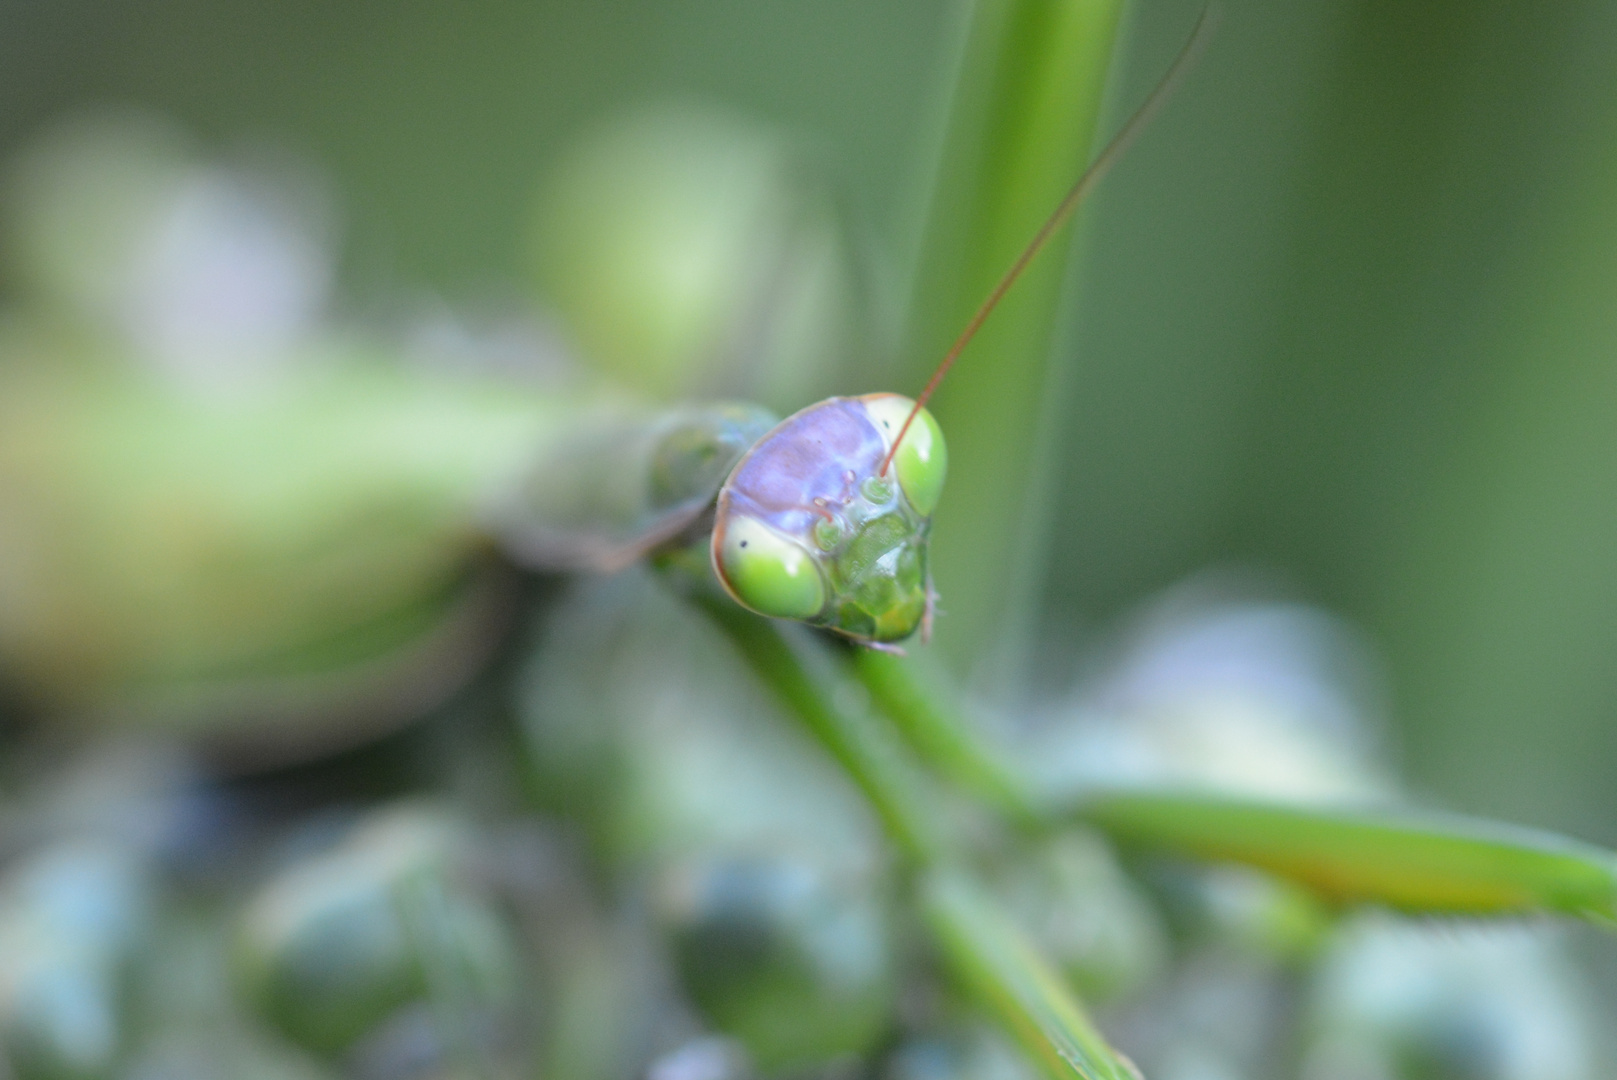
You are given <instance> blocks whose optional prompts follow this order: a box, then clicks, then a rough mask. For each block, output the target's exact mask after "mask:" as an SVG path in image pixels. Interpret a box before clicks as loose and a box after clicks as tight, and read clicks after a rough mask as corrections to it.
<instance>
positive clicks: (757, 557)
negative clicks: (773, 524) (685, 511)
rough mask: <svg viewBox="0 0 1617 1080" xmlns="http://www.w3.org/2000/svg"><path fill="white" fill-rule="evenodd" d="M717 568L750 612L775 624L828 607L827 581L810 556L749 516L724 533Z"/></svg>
mask: <svg viewBox="0 0 1617 1080" xmlns="http://www.w3.org/2000/svg"><path fill="white" fill-rule="evenodd" d="M719 568H720V569H721V570H722V571H723V573H724V580H725V582H726V584H728V585H729V586H730V588H731V590H732V591H733V592H734V593H735V594H736V599H738V600H740V601H741V602H742V603H743V604H745V605H746V606H747V607H749V608H751V609H752V610H754V611H756V612H758V613H759V614H760V615H771V616H773V617H775V618H777V619H807V618H809V617H811V616H814V615H818V614H819V613H820V609H821V608H823V607H824V606H825V582H824V581H823V580H821V578H820V568H819V567H818V566H816V565H815V564H814V560H813V559H812V558H810V557H809V553H808V552H807V551H805V550H803V549H802V548H801V547H799V546H798V545H796V544H794V543H792V542H791V541H790V540H787V539H786V538H784V537H782V536H780V535H779V534H777V533H775V532H774V531H773V530H772V529H770V528H769V527H768V526H767V525H764V524H762V523H761V522H758V521H754V520H753V519H752V518H749V517H741V516H736V517H732V518H731V519H730V521H729V524H728V525H727V526H726V527H725V530H724V542H723V545H722V546H721V548H720V551H719Z"/></svg>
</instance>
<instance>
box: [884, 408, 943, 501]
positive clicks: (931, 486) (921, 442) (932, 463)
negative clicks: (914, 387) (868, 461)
mask: <svg viewBox="0 0 1617 1080" xmlns="http://www.w3.org/2000/svg"><path fill="white" fill-rule="evenodd" d="M864 402H865V411H866V412H867V413H868V414H869V415H870V419H871V421H872V422H873V423H875V425H876V426H877V427H878V428H880V429H881V432H882V434H883V435H884V436H885V437H886V438H887V439H888V440H889V441H891V440H892V439H895V438H897V437H898V433H899V430H900V429H901V428H902V427H903V426H904V421H905V419H906V418H907V417H908V416H909V414H910V410H911V409H913V408H914V407H915V402H913V401H911V400H910V399H909V398H907V397H904V396H902V395H900V394H870V395H868V396H867V397H866V398H865V399H864ZM948 471H949V454H948V451H947V449H946V448H945V447H944V445H943V430H942V429H941V428H939V427H938V422H937V421H936V420H934V419H932V414H931V413H929V412H927V411H926V410H925V409H922V410H921V411H920V412H919V413H918V414H916V417H915V422H914V423H912V424H911V425H910V429H909V431H907V432H905V433H904V441H903V442H902V443H900V444H899V447H898V453H896V454H894V455H893V468H892V472H891V473H890V474H889V475H896V476H897V478H898V486H899V487H901V488H902V489H903V490H904V497H905V498H906V499H908V500H909V503H910V507H911V508H912V509H914V511H915V512H916V513H917V514H919V515H921V516H922V517H931V516H932V511H934V510H936V509H937V507H938V496H940V495H941V494H943V480H944V476H945V474H946V473H947V472H948Z"/></svg>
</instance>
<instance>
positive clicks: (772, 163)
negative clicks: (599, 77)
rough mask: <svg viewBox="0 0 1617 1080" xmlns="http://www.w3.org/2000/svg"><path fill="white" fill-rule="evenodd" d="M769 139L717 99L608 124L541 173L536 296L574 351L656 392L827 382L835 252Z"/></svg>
mask: <svg viewBox="0 0 1617 1080" xmlns="http://www.w3.org/2000/svg"><path fill="white" fill-rule="evenodd" d="M807 172H809V170H808V169H806V168H805V163H804V162H803V161H802V160H800V159H799V158H798V157H797V156H796V155H794V154H793V153H792V152H791V151H790V150H789V149H788V147H787V145H786V143H785V141H784V140H783V139H782V138H781V137H780V136H778V135H776V134H775V133H773V132H771V131H769V130H768V129H765V128H760V127H757V126H754V125H751V124H748V123H746V122H744V121H742V120H739V119H737V118H735V117H732V116H729V115H727V114H725V113H722V112H714V111H707V110H702V109H697V108H692V107H684V108H681V107H674V106H664V107H661V108H654V109H650V110H647V111H644V112H641V113H638V114H635V115H632V116H629V117H627V118H625V119H623V120H620V121H618V122H617V123H614V124H612V125H609V126H607V127H605V128H603V129H601V130H600V131H599V132H597V133H596V134H595V135H594V136H593V137H591V138H590V139H588V140H586V141H585V142H584V143H583V144H582V145H581V146H579V147H578V148H577V149H575V150H574V151H573V152H572V154H571V155H570V156H568V157H567V158H566V159H565V160H564V161H563V163H562V164H561V166H560V168H558V169H557V171H556V173H555V175H554V176H552V177H551V179H550V181H549V182H548V184H547V185H546V186H545V188H544V190H543V192H542V194H541V197H540V201H539V205H538V213H537V215H536V217H535V228H534V233H533V239H532V249H533V253H534V255H533V258H534V267H535V270H536V275H537V280H538V283H539V285H540V288H541V290H542V292H543V294H544V297H545V299H546V300H547V301H548V302H549V303H550V304H551V305H552V306H553V307H554V309H555V311H556V312H557V314H558V315H559V316H560V317H561V320H562V323H563V324H564V326H565V327H566V329H567V331H568V333H569V334H570V336H571V337H572V339H573V342H574V344H575V345H576V346H577V348H578V351H579V352H580V353H581V354H582V355H583V357H584V358H585V359H587V360H588V361H590V362H592V363H594V364H596V365H599V367H600V368H601V369H602V370H604V371H606V372H607V373H609V374H610V375H611V376H612V377H613V378H615V379H617V380H618V381H620V382H621V383H622V384H623V385H625V386H627V387H630V388H633V389H634V390H636V391H637V392H639V393H642V394H644V395H646V396H648V397H652V398H655V399H657V400H674V399H680V398H690V397H713V396H722V397H728V398H744V399H750V400H755V401H759V402H761V403H762V404H764V405H766V406H768V407H770V408H772V409H775V410H776V411H779V412H782V413H785V412H790V411H792V410H794V409H796V408H799V407H801V406H803V405H806V404H807V403H808V402H809V401H812V400H813V399H814V398H816V397H821V396H824V395H825V394H827V393H830V392H832V391H833V390H835V389H837V387H836V385H835V383H836V380H837V377H838V376H839V375H840V374H842V373H843V372H844V371H846V370H847V369H846V368H845V367H842V366H841V365H842V364H845V363H846V361H847V360H848V359H849V358H850V356H849V354H850V351H851V350H850V346H852V345H855V344H856V342H855V341H854V340H853V339H854V333H853V329H852V327H853V324H854V319H853V317H852V304H851V299H850V298H851V293H852V290H851V287H850V282H849V272H848V253H847V248H846V245H845V242H844V240H843V238H842V235H841V228H840V224H839V222H838V220H837V217H836V215H835V213H834V212H833V210H832V208H831V205H830V202H829V200H828V199H827V198H826V196H825V194H824V193H823V192H822V191H820V190H818V189H817V188H816V187H815V185H814V184H812V183H811V182H809V181H805V180H804V179H803V177H804V175H805V174H806V173H807Z"/></svg>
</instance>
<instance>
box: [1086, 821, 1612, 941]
mask: <svg viewBox="0 0 1617 1080" xmlns="http://www.w3.org/2000/svg"><path fill="white" fill-rule="evenodd" d="M1075 812H1076V816H1078V817H1080V818H1082V819H1083V820H1085V821H1089V822H1091V823H1093V824H1095V825H1097V826H1099V827H1100V828H1101V829H1103V830H1105V831H1106V832H1107V833H1109V834H1110V835H1111V836H1112V837H1113V838H1114V839H1116V840H1118V841H1120V842H1122V843H1125V844H1128V845H1132V846H1136V847H1139V848H1146V849H1151V850H1156V851H1165V852H1171V853H1173V854H1176V855H1186V856H1190V857H1193V858H1197V859H1210V860H1219V861H1228V862H1238V863H1244V864H1246V865H1248V866H1254V867H1258V868H1260V869H1263V870H1267V871H1269V872H1271V873H1274V874H1277V875H1279V876H1281V877H1284V878H1287V879H1289V880H1291V881H1295V882H1297V883H1299V884H1301V885H1303V886H1305V887H1307V888H1309V889H1311V890H1312V891H1314V892H1316V893H1318V894H1319V895H1320V896H1321V897H1323V898H1324V899H1326V900H1330V901H1334V902H1337V903H1355V902H1371V903H1380V904H1386V905H1388V906H1390V907H1394V908H1398V909H1401V910H1404V911H1410V912H1427V913H1434V914H1460V915H1514V914H1529V913H1533V912H1544V911H1551V912H1558V913H1560V914H1564V915H1571V916H1575V917H1577V918H1581V919H1586V920H1588V921H1591V922H1595V923H1599V924H1602V925H1605V926H1614V925H1617V853H1613V852H1610V851H1606V850H1604V849H1602V848H1598V847H1594V846H1592V845H1588V844H1582V843H1578V842H1576V841H1573V840H1568V839H1566V838H1564V837H1560V836H1556V835H1554V834H1551V833H1544V832H1538V831H1536V830H1532V829H1525V828H1519V827H1515V826H1509V825H1501V824H1496V823H1494V822H1488V821H1481V820H1477V819H1473V818H1466V817H1461V816H1459V815H1450V814H1438V813H1432V812H1428V811H1416V810H1408V809H1397V808H1390V807H1389V808H1364V809H1359V808H1336V807H1319V806H1294V805H1286V804H1282V803H1271V802H1263V801H1259V800H1253V799H1241V798H1236V797H1230V796H1225V795H1218V794H1211V793H1209V794H1197V793H1193V792H1168V791H1162V792H1154V791H1118V792H1109V793H1102V794H1097V795H1094V796H1092V797H1090V798H1087V799H1085V800H1084V802H1083V803H1082V805H1081V806H1079V807H1077V808H1076V811H1075Z"/></svg>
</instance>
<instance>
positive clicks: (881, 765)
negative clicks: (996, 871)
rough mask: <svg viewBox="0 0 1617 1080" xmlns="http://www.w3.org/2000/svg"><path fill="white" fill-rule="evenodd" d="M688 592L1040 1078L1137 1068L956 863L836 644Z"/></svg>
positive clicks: (1125, 1079)
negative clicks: (877, 840) (903, 872)
mask: <svg viewBox="0 0 1617 1080" xmlns="http://www.w3.org/2000/svg"><path fill="white" fill-rule="evenodd" d="M691 598H692V600H693V601H695V602H696V603H697V604H698V605H699V606H701V607H702V608H703V609H704V610H705V611H707V612H708V614H709V615H711V616H712V617H713V619H714V621H715V622H716V623H717V624H718V625H719V627H720V628H721V629H723V630H724V632H725V634H726V635H727V636H728V637H729V638H730V640H731V641H732V642H733V643H734V644H735V646H736V648H737V649H738V650H739V651H740V653H741V655H742V656H743V657H744V658H745V659H746V660H747V662H748V663H749V665H750V666H751V667H752V669H753V671H754V672H755V673H756V674H757V675H758V676H759V678H761V679H762V680H763V681H764V683H765V684H766V685H767V686H769V687H770V688H771V689H772V690H773V691H774V692H775V694H776V695H777V696H778V697H779V698H780V699H781V701H782V702H783V703H784V704H785V705H786V706H787V707H788V709H789V710H790V711H791V712H792V713H793V714H794V715H795V716H796V717H797V718H798V719H799V720H801V721H802V722H803V723H804V725H805V726H806V727H807V728H808V729H809V731H810V732H812V733H813V734H814V736H815V737H816V738H818V739H819V740H820V742H821V743H822V744H823V745H824V746H825V747H826V749H827V750H829V751H830V752H831V754H832V756H833V757H835V758H836V759H837V761H838V762H839V763H840V764H841V765H842V767H843V768H844V769H845V770H846V771H847V773H848V775H849V776H850V777H851V778H852V779H853V780H854V782H855V783H856V784H858V785H859V787H860V789H861V790H862V791H863V792H864V794H865V796H866V798H868V799H869V800H870V803H871V805H872V806H873V807H874V808H875V810H876V813H877V815H878V816H879V817H880V818H881V820H882V824H883V825H884V826H885V827H886V829H887V831H888V834H889V836H891V838H892V840H893V842H894V843H895V844H896V845H897V846H898V848H899V850H900V851H901V852H903V854H904V855H905V857H906V858H907V859H908V860H909V861H910V863H911V864H912V865H913V866H914V868H915V869H916V870H917V871H918V872H919V890H920V895H921V900H922V905H923V908H924V910H925V913H926V917H927V924H928V926H929V927H930V929H931V930H932V934H933V938H934V941H935V942H936V944H937V946H938V948H939V951H940V953H941V956H942V958H943V960H944V961H945V962H946V964H947V965H948V967H949V969H950V970H951V971H952V973H953V974H954V976H955V977H956V979H957V980H958V981H959V982H960V984H961V985H962V986H963V987H964V988H965V989H967V990H968V991H970V992H971V993H973V994H974V995H975V996H977V997H978V998H980V999H981V1000H982V1001H983V1002H984V1004H985V1005H987V1006H988V1007H989V1008H990V1009H991V1010H992V1011H993V1012H994V1014H995V1016H996V1017H997V1018H998V1019H999V1020H1000V1022H1001V1023H1002V1024H1003V1025H1004V1026H1005V1028H1006V1030H1007V1031H1008V1032H1009V1033H1010V1034H1011V1035H1012V1036H1013V1037H1014V1038H1015V1039H1016V1040H1017V1042H1018V1043H1019V1044H1020V1045H1021V1047H1022V1049H1023V1050H1024V1051H1025V1052H1026V1053H1027V1054H1028V1056H1029V1057H1030V1058H1031V1059H1032V1060H1034V1061H1035V1062H1038V1063H1039V1064H1040V1065H1041V1066H1042V1067H1043V1070H1044V1072H1045V1074H1046V1075H1047V1076H1048V1077H1049V1078H1050V1080H1073V1078H1074V1077H1077V1078H1081V1080H1130V1078H1133V1077H1137V1076H1138V1074H1137V1073H1136V1072H1135V1071H1134V1070H1133V1067H1132V1066H1130V1065H1128V1064H1127V1063H1126V1059H1124V1058H1123V1057H1121V1056H1120V1055H1119V1054H1117V1052H1116V1051H1114V1050H1112V1049H1111V1047H1109V1046H1107V1045H1106V1042H1105V1040H1104V1039H1103V1038H1102V1037H1101V1036H1100V1034H1099V1033H1098V1032H1097V1031H1096V1030H1095V1027H1094V1025H1093V1024H1092V1023H1091V1022H1090V1020H1089V1018H1088V1016H1087V1015H1086V1013H1085V1012H1084V1008H1083V1006H1082V1005H1081V1004H1080V1003H1079V1001H1078V999H1077V997H1076V996H1075V995H1074V994H1073V993H1072V991H1071V990H1070V989H1068V988H1067V986H1066V985H1065V984H1064V983H1063V982H1062V980H1061V978H1060V976H1059V975H1057V974H1056V973H1055V972H1054V971H1053V970H1052V969H1051V968H1050V966H1049V965H1048V964H1046V963H1045V962H1044V961H1043V960H1042V959H1041V958H1040V957H1039V955H1038V953H1037V952H1036V951H1035V950H1034V947H1033V945H1032V943H1031V942H1030V941H1028V940H1027V938H1026V937H1025V936H1024V935H1023V933H1022V932H1021V931H1020V930H1019V929H1018V928H1017V927H1016V926H1015V925H1014V924H1013V923H1012V922H1011V921H1010V920H1009V919H1007V918H1006V917H1005V915H1004V914H1003V913H1002V912H1001V911H1000V910H999V909H998V906H997V905H996V904H995V902H994V900H993V899H992V898H991V897H990V896H989V895H988V894H986V893H985V892H984V891H983V890H982V888H981V887H980V886H979V885H978V884H977V883H976V882H975V881H974V880H973V879H972V876H971V875H970V873H969V872H968V871H967V870H966V869H965V868H964V866H963V865H962V860H961V858H960V852H959V850H958V846H957V845H956V843H955V841H954V839H953V838H952V837H951V836H950V834H949V832H948V828H947V825H948V822H947V819H946V818H945V817H944V816H943V814H942V810H943V802H942V800H941V798H940V797H939V795H938V794H937V792H936V791H935V790H934V789H933V788H932V786H931V780H930V778H929V777H928V776H927V775H926V774H925V773H924V772H923V771H921V769H920V768H919V766H918V765H917V764H916V763H915V761H914V760H913V759H912V758H911V757H910V756H909V755H908V753H907V752H906V750H905V748H904V747H903V746H902V745H901V744H900V743H899V742H898V741H897V739H895V738H894V735H893V732H892V730H891V729H890V728H889V727H888V726H887V725H885V724H883V723H881V722H880V721H879V720H878V718H877V717H876V716H874V715H873V714H872V713H871V711H870V710H869V709H868V708H865V707H864V705H863V703H862V702H860V701H858V700H857V697H856V696H854V695H849V694H847V693H844V692H841V691H843V690H845V689H848V688H851V679H850V674H851V673H850V672H849V671H848V665H847V664H846V663H845V662H844V661H845V660H846V657H845V655H844V654H842V653H841V652H840V650H838V649H834V648H831V647H829V645H828V643H827V642H825V641H824V640H823V639H821V638H819V637H818V636H816V635H813V634H812V633H811V632H809V631H806V630H804V629H803V628H801V627H798V626H794V625H791V624H783V623H779V622H774V621H771V620H767V619H764V618H761V617H759V616H756V615H753V614H752V613H750V612H747V611H743V610H741V609H740V608H738V607H737V606H736V605H735V604H733V603H731V602H730V601H729V599H728V598H726V597H724V596H722V595H720V594H719V593H717V592H716V591H715V590H704V589H700V588H698V589H696V590H693V591H692V596H691Z"/></svg>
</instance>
